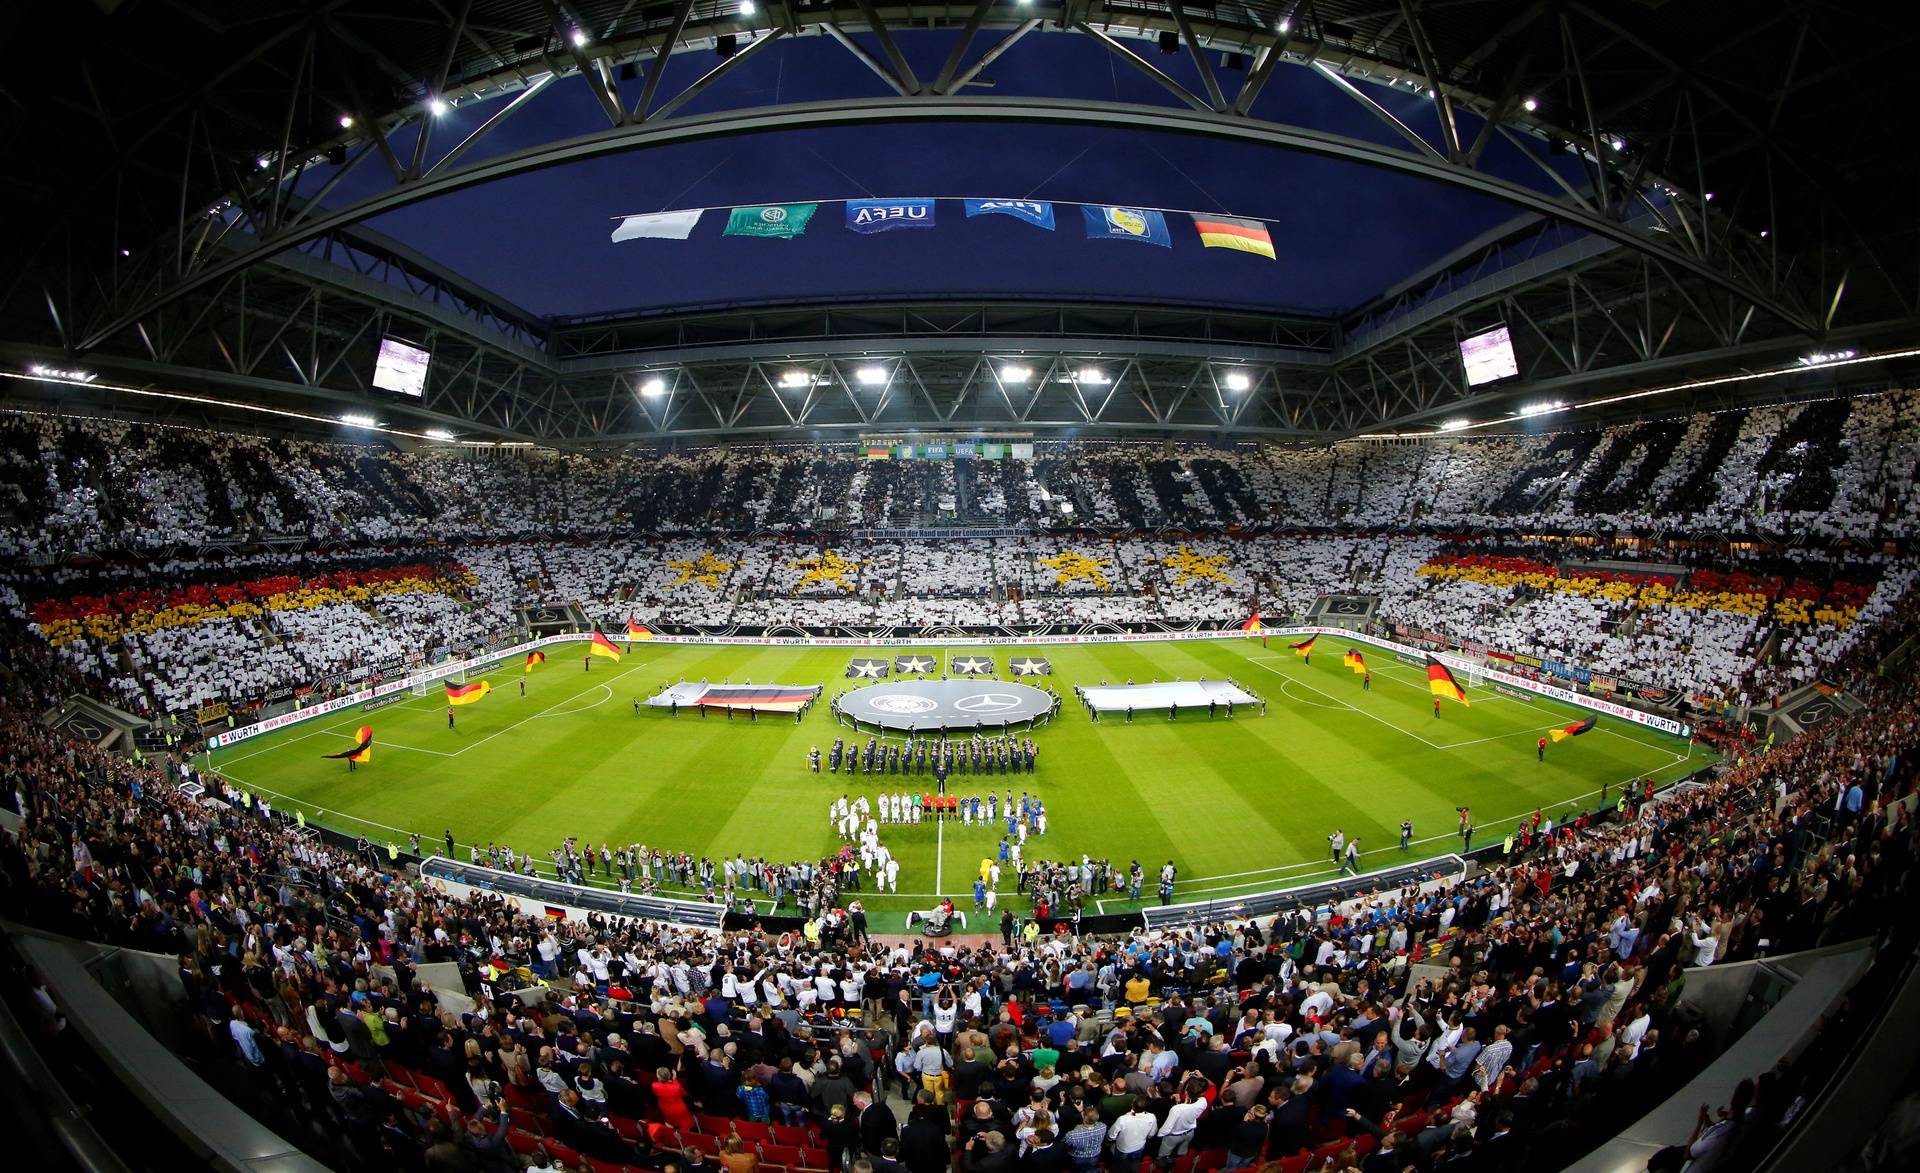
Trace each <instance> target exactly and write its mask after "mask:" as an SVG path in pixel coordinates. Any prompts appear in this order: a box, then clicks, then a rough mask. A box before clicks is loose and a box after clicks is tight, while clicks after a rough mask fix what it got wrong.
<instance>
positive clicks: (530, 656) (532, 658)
mask: <svg viewBox="0 0 1920 1173" xmlns="http://www.w3.org/2000/svg"><path fill="white" fill-rule="evenodd" d="M546 662H547V654H546V653H545V652H538V651H535V652H528V653H527V663H526V666H525V667H523V668H521V669H520V671H522V672H531V671H533V670H534V669H535V668H538V667H539V666H540V665H542V664H544V663H546Z"/></svg>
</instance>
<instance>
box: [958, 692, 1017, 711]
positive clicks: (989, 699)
mask: <svg viewBox="0 0 1920 1173" xmlns="http://www.w3.org/2000/svg"><path fill="white" fill-rule="evenodd" d="M953 707H954V708H956V709H959V710H960V711H961V712H963V713H1004V712H1006V711H1007V710H1009V709H1017V708H1019V707H1020V698H1019V697H1017V696H1008V695H1007V694H1006V693H1004V692H983V693H978V694H976V695H974V696H968V697H961V698H960V699H959V700H957V701H955V702H953Z"/></svg>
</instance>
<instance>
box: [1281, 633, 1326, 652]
mask: <svg viewBox="0 0 1920 1173" xmlns="http://www.w3.org/2000/svg"><path fill="white" fill-rule="evenodd" d="M1319 638H1320V637H1319V636H1317V635H1310V636H1308V637H1307V638H1305V639H1303V640H1301V641H1300V642H1299V643H1297V644H1288V645H1287V650H1288V651H1290V652H1292V653H1293V654H1294V655H1296V656H1311V655H1313V643H1314V641H1315V640H1317V639H1319Z"/></svg>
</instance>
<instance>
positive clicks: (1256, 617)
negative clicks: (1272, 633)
mask: <svg viewBox="0 0 1920 1173" xmlns="http://www.w3.org/2000/svg"><path fill="white" fill-rule="evenodd" d="M1260 629H1261V628H1260V612H1258V611H1255V612H1254V613H1253V614H1252V615H1250V616H1249V617H1248V618H1247V621H1246V622H1245V623H1242V624H1241V625H1240V630H1241V631H1259V630H1260Z"/></svg>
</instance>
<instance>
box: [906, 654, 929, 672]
mask: <svg viewBox="0 0 1920 1173" xmlns="http://www.w3.org/2000/svg"><path fill="white" fill-rule="evenodd" d="M900 671H902V672H931V671H933V660H932V658H931V657H928V656H902V657H901V658H900Z"/></svg>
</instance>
